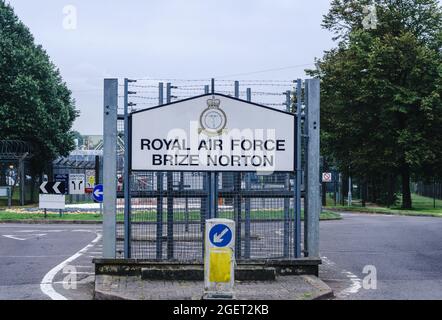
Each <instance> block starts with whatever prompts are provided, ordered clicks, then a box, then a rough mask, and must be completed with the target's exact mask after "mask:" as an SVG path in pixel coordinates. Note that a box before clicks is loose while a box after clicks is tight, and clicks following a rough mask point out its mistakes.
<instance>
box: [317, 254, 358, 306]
mask: <svg viewBox="0 0 442 320" xmlns="http://www.w3.org/2000/svg"><path fill="white" fill-rule="evenodd" d="M321 259H322V261H323V262H324V263H325V264H327V265H329V266H336V263H334V262H333V261H331V260H330V259H328V258H327V257H321ZM341 273H342V274H343V275H344V276H346V277H347V279H349V280H350V283H351V284H350V286H348V287H347V288H345V289H343V290H341V291H339V292H338V293H336V294H335V296H336V297H338V298H341V299H342V298H347V297H348V296H349V295H352V294H356V293H358V292H359V290H360V289H361V288H362V280H361V279H359V277H358V276H356V275H355V274H354V273H352V272H350V271H347V270H342V271H341Z"/></svg>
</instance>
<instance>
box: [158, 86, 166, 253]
mask: <svg viewBox="0 0 442 320" xmlns="http://www.w3.org/2000/svg"><path fill="white" fill-rule="evenodd" d="M163 91H164V84H163V83H162V82H160V83H159V84H158V100H159V101H158V105H160V106H161V105H163V104H164V92H163ZM156 174H157V191H158V197H157V227H156V229H157V230H156V233H157V236H156V258H157V259H162V258H163V172H157V173H156Z"/></svg>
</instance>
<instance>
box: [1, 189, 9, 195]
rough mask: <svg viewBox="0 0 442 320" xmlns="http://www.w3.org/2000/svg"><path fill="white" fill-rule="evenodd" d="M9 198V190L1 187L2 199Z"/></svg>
mask: <svg viewBox="0 0 442 320" xmlns="http://www.w3.org/2000/svg"><path fill="white" fill-rule="evenodd" d="M8 196H9V188H7V187H0V197H8Z"/></svg>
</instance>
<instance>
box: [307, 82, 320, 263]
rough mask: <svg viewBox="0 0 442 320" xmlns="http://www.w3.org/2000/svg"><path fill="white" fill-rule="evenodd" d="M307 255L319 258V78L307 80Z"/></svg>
mask: <svg viewBox="0 0 442 320" xmlns="http://www.w3.org/2000/svg"><path fill="white" fill-rule="evenodd" d="M307 83H308V90H307V101H308V102H307V103H308V105H307V119H308V120H307V130H308V131H307V134H308V144H307V156H308V161H307V190H306V191H307V192H306V199H307V213H306V215H305V216H306V217H307V221H306V227H307V228H306V240H307V243H306V246H307V252H306V254H307V256H308V257H313V258H319V215H320V213H321V194H320V189H321V184H320V175H319V156H320V152H319V132H320V122H319V121H320V115H319V110H320V83H319V79H310V80H307Z"/></svg>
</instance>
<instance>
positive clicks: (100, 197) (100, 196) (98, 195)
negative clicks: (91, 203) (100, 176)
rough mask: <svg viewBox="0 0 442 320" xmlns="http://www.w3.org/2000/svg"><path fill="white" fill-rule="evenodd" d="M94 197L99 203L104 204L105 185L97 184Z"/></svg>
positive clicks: (93, 193)
mask: <svg viewBox="0 0 442 320" xmlns="http://www.w3.org/2000/svg"><path fill="white" fill-rule="evenodd" d="M92 197H93V198H94V200H95V201H97V202H103V185H102V184H97V185H96V186H95V187H94V192H92Z"/></svg>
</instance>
